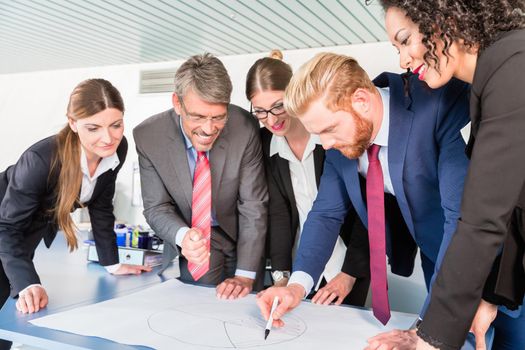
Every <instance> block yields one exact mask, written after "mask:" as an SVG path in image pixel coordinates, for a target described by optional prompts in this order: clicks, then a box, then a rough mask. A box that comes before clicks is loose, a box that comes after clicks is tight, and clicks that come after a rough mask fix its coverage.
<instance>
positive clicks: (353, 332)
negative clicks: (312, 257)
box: [30, 280, 415, 350]
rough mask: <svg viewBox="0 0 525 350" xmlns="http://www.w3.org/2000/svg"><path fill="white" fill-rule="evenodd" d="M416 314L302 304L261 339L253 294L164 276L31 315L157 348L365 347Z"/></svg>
mask: <svg viewBox="0 0 525 350" xmlns="http://www.w3.org/2000/svg"><path fill="white" fill-rule="evenodd" d="M414 318H415V316H414V315H407V314H401V313H395V312H394V313H392V318H391V320H390V322H389V323H388V326H387V327H383V326H382V325H381V324H380V323H379V322H378V321H377V320H376V319H375V318H374V316H373V315H372V312H371V311H368V310H361V309H356V308H349V307H336V306H319V305H314V304H310V303H306V302H304V303H302V304H301V305H300V306H299V307H297V308H296V309H295V310H293V311H292V312H290V313H289V314H287V315H286V316H285V317H284V318H283V320H284V321H285V323H286V325H285V326H284V327H283V328H280V329H275V328H274V329H272V331H271V333H270V335H269V336H268V339H267V340H264V328H265V326H266V322H265V321H264V319H263V318H262V316H261V315H260V312H259V309H258V307H257V305H256V303H255V296H254V295H248V296H247V297H245V298H242V299H238V300H219V299H217V298H216V296H215V289H213V288H205V287H198V286H192V285H186V284H183V283H181V282H179V281H177V280H169V281H167V282H164V283H161V284H159V285H157V286H154V287H151V288H148V289H145V290H142V291H140V292H137V293H134V294H131V295H127V296H124V297H120V298H115V299H112V300H108V301H105V302H101V303H98V304H93V305H89V306H85V307H80V308H77V309H72V310H69V311H65V312H61V313H57V314H54V315H49V316H46V317H42V318H38V319H34V320H32V321H30V322H31V323H32V324H34V325H36V326H41V327H47V328H53V329H57V330H62V331H66V332H71V333H76V334H81V335H86V336H96V337H102V338H107V339H110V340H113V341H116V342H119V343H123V344H128V345H143V346H149V347H152V348H155V349H169V350H171V349H188V350H193V349H195V350H204V349H213V350H217V349H248V348H257V350H260V349H286V350H294V349H297V350H305V349H313V348H321V349H322V348H324V349H345V350H349V349H363V348H364V347H365V346H366V339H367V338H369V337H371V336H373V335H375V334H377V333H378V332H382V331H386V330H389V329H392V328H408V327H409V326H410V325H411V323H412V322H413V321H414Z"/></svg>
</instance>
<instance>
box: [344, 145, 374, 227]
mask: <svg viewBox="0 0 525 350" xmlns="http://www.w3.org/2000/svg"><path fill="white" fill-rule="evenodd" d="M340 157H344V156H343V155H342V154H341V155H340ZM341 164H342V166H343V177H344V179H345V184H346V188H347V190H348V195H349V196H350V200H351V201H352V204H353V206H354V209H355V210H356V212H357V214H358V215H359V217H360V218H361V221H362V222H363V225H365V226H366V227H368V215H367V211H366V205H365V202H364V201H363V194H362V193H361V185H360V182H359V172H358V171H357V159H349V160H347V159H345V160H344V161H342V162H341Z"/></svg>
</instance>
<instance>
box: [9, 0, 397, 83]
mask: <svg viewBox="0 0 525 350" xmlns="http://www.w3.org/2000/svg"><path fill="white" fill-rule="evenodd" d="M385 40H387V37H386V34H385V29H384V25H383V13H382V10H381V8H380V6H379V5H378V4H377V1H372V4H371V5H365V0H203V1H200V0H68V1H65V0H0V57H1V59H0V74H7V73H18V72H28V71H37V70H52V69H65V68H79V67H93V66H105V65H118V64H130V63H145V62H161V61H173V60H177V59H183V58H186V57H188V56H191V55H194V54H198V53H202V52H211V53H213V54H215V55H219V56H224V55H238V54H245V53H256V52H267V51H269V50H271V49H274V48H279V49H281V50H289V49H301V48H311V47H324V46H336V45H348V44H358V43H369V42H378V41H385Z"/></svg>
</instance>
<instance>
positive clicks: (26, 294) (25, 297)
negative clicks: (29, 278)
mask: <svg viewBox="0 0 525 350" xmlns="http://www.w3.org/2000/svg"><path fill="white" fill-rule="evenodd" d="M47 302H48V298H47V293H46V290H45V289H44V287H42V286H33V287H30V288H27V289H24V290H23V291H22V292H21V293H20V294H18V300H17V301H16V309H17V310H18V311H20V312H21V313H24V314H27V313H30V314H32V313H33V312H38V311H40V309H43V308H44V307H46V305H47Z"/></svg>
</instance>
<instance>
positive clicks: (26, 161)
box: [0, 136, 128, 296]
mask: <svg viewBox="0 0 525 350" xmlns="http://www.w3.org/2000/svg"><path fill="white" fill-rule="evenodd" d="M55 150H56V142H55V137H54V136H51V137H48V138H45V139H43V140H41V141H39V142H37V143H35V144H34V145H32V146H31V147H29V149H27V150H26V151H25V152H24V153H23V154H22V156H21V157H20V159H19V160H18V162H17V163H16V164H15V165H13V166H10V167H9V168H7V170H6V171H4V172H3V173H0V200H1V203H0V260H1V263H2V267H3V270H4V272H5V275H4V274H1V275H0V280H1V281H0V286H1V287H2V288H8V286H7V285H5V282H6V280H5V278H6V276H7V279H8V280H9V284H10V285H11V296H16V295H18V293H19V292H20V291H21V290H23V289H24V288H26V287H27V286H29V285H31V284H35V283H40V278H39V277H38V274H37V272H36V270H35V266H34V265H33V261H32V260H33V255H34V251H35V249H36V247H37V246H38V244H39V242H40V241H41V240H42V239H44V242H45V244H46V246H47V247H49V246H50V245H51V243H52V242H53V239H54V238H55V236H56V233H57V230H58V226H57V223H56V222H55V220H54V218H53V217H52V215H51V214H50V209H52V208H54V207H55V205H56V193H55V191H56V186H57V181H58V176H57V174H58V172H53V174H50V167H51V159H52V157H53V154H54V152H55ZM127 150H128V144H127V141H126V139H125V138H123V139H122V142H121V143H120V145H119V147H118V149H117V155H118V157H119V160H120V164H119V166H118V167H117V168H116V169H115V170H114V171H113V170H109V171H107V172H105V173H104V174H102V175H101V176H100V177H99V178H98V179H97V185H96V186H95V189H94V192H93V195H92V197H91V200H90V201H89V202H88V203H85V205H86V206H87V207H88V210H89V216H90V219H91V225H92V228H93V235H94V238H95V242H96V247H97V253H98V256H99V259H100V263H101V264H102V265H112V264H117V263H118V261H119V259H118V252H117V246H116V237H115V233H114V231H113V225H114V223H115V216H114V215H113V203H112V201H113V195H114V193H115V180H116V177H117V173H118V171H119V170H120V168H121V167H122V164H124V161H125V159H126V153H127ZM79 191H80V189H79ZM72 209H73V208H72Z"/></svg>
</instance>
